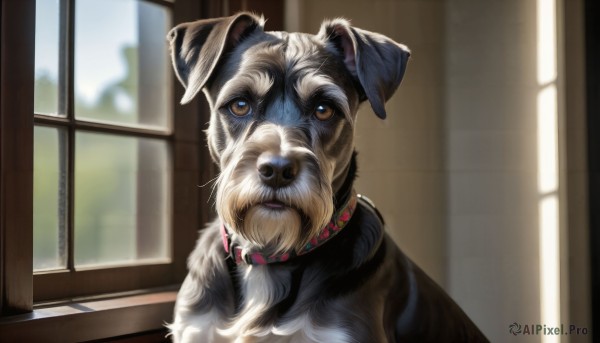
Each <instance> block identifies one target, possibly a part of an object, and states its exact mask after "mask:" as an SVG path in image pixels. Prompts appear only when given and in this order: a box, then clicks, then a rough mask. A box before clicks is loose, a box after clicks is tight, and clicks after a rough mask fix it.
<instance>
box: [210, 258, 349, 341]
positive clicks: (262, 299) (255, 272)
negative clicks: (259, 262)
mask: <svg viewBox="0 0 600 343" xmlns="http://www.w3.org/2000/svg"><path fill="white" fill-rule="evenodd" d="M239 272H240V274H241V275H240V278H241V280H242V283H241V291H242V294H241V296H242V299H243V304H242V308H241V310H240V312H239V314H238V315H237V316H235V318H233V321H231V318H229V323H230V324H229V326H228V328H226V329H217V330H216V332H217V333H218V334H220V335H223V336H226V337H237V338H236V339H235V340H234V342H281V343H284V342H285V343H295V342H349V341H350V335H349V333H348V332H346V330H345V329H343V328H341V327H339V326H338V325H328V324H327V323H323V322H320V321H319V319H318V318H316V317H314V316H312V315H311V311H306V310H305V311H299V309H298V307H301V306H305V307H306V308H310V306H309V305H308V304H303V300H302V299H303V294H302V291H301V292H300V293H301V294H299V295H295V296H294V297H297V299H296V303H295V304H294V305H292V306H291V308H290V309H288V312H287V313H288V314H291V315H283V316H282V315H280V314H278V313H277V312H278V311H280V308H278V304H280V303H281V302H283V301H285V299H286V298H287V297H289V296H290V293H292V292H294V291H293V290H292V288H294V287H296V286H298V285H295V286H294V285H293V284H292V283H293V282H294V281H293V280H292V276H291V275H290V274H291V273H290V272H289V271H286V270H273V269H272V268H269V267H265V266H243V267H241V268H240V271H239ZM304 291H307V289H304ZM309 291H310V290H309Z"/></svg>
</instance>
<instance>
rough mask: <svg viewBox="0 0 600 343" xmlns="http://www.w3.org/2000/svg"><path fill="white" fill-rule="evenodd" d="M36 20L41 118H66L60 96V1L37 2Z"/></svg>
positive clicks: (37, 104)
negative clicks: (63, 116)
mask: <svg viewBox="0 0 600 343" xmlns="http://www.w3.org/2000/svg"><path fill="white" fill-rule="evenodd" d="M35 10H36V18H35V100H34V111H35V113H40V114H49V115H57V114H64V108H62V107H63V106H61V105H62V103H63V102H62V101H60V98H59V97H62V96H63V94H61V93H60V89H59V84H60V83H61V81H62V80H59V75H61V73H60V69H61V68H60V57H61V55H60V54H61V52H59V51H60V48H59V47H60V43H61V40H60V27H59V20H60V1H59V0H38V1H36V9H35Z"/></svg>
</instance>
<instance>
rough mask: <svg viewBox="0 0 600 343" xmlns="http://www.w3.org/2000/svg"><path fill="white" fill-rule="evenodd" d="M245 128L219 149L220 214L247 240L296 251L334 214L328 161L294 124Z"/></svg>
mask: <svg viewBox="0 0 600 343" xmlns="http://www.w3.org/2000/svg"><path fill="white" fill-rule="evenodd" d="M248 132H249V133H248V134H247V135H244V136H243V138H241V139H239V140H238V141H237V142H236V143H235V144H232V145H231V146H230V147H228V150H227V151H226V152H225V153H224V154H223V158H222V160H221V162H222V163H221V174H220V176H219V179H218V183H217V203H216V207H217V212H218V213H219V217H220V219H221V221H222V222H223V223H225V224H226V225H227V227H228V228H229V229H230V230H231V231H232V232H233V233H235V234H236V235H237V236H238V237H240V238H241V239H242V240H245V241H246V243H247V244H246V245H247V246H252V247H253V248H260V249H263V250H270V251H271V252H272V253H281V252H284V251H290V250H296V251H300V250H301V249H302V248H303V247H304V246H305V245H306V243H307V242H308V241H309V240H310V239H311V238H312V237H313V236H315V235H316V234H317V233H318V232H319V230H321V229H322V228H323V226H325V225H326V224H327V223H328V222H329V220H330V219H331V216H332V215H333V211H334V208H333V190H332V188H331V183H332V178H333V172H332V164H331V163H326V161H327V159H326V158H325V156H321V152H319V151H313V150H312V149H311V144H310V142H309V141H308V138H307V137H306V135H305V134H304V133H303V132H302V131H301V130H300V129H298V128H296V127H284V126H280V125H275V124H272V123H265V124H261V125H259V126H257V127H254V128H253V130H249V131H248Z"/></svg>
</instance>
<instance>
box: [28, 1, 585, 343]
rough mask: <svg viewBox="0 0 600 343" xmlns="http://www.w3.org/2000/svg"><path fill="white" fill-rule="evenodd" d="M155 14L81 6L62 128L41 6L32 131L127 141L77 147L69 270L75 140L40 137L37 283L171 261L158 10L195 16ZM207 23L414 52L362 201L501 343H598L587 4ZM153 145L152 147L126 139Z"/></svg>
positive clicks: (167, 21) (362, 7)
mask: <svg viewBox="0 0 600 343" xmlns="http://www.w3.org/2000/svg"><path fill="white" fill-rule="evenodd" d="M158 2H159V3H163V5H164V6H163V7H158V6H155V4H154V3H153V2H152V1H126V0H110V1H100V0H86V1H77V7H76V9H77V13H76V16H75V18H76V20H75V22H74V28H75V36H74V41H75V43H76V44H75V50H74V52H73V54H74V61H75V65H74V66H73V70H72V73H73V74H74V76H73V79H74V89H73V90H72V95H71V96H72V98H73V102H74V106H73V108H72V109H71V112H70V114H69V115H67V114H66V112H67V111H65V110H64V108H63V105H64V104H61V99H62V98H63V97H64V95H63V92H64V89H63V88H64V84H62V83H61V82H62V81H61V76H60V75H61V70H60V67H59V66H60V65H61V58H63V57H60V56H61V55H60V54H61V53H60V51H59V49H58V48H59V47H60V46H61V44H62V43H60V39H59V24H58V23H59V20H58V18H59V14H58V13H59V10H58V8H59V6H58V4H59V2H58V1H51V0H46V1H38V2H37V11H38V17H37V25H38V28H44V29H43V30H42V29H38V30H37V32H36V34H37V35H38V36H37V39H36V85H35V87H36V93H35V94H36V98H35V106H36V113H38V114H39V115H38V117H40V116H41V117H52V118H54V119H52V120H54V121H56V122H57V123H62V122H60V120H62V119H63V118H75V120H76V121H75V122H76V124H77V123H79V124H80V123H84V124H86V123H92V124H94V125H96V126H97V125H110V126H109V127H110V128H113V129H114V126H118V128H119V132H118V133H120V134H121V136H118V135H109V134H100V133H90V132H87V131H85V130H83V131H77V133H76V134H75V136H74V137H75V140H73V139H71V140H70V143H69V144H75V145H76V146H77V149H76V150H75V153H74V155H73V156H71V158H74V159H75V161H76V162H75V165H74V166H72V167H71V168H72V170H71V174H74V181H73V184H74V189H73V190H71V192H74V195H73V196H74V201H72V200H73V199H71V200H70V203H69V204H70V205H69V206H71V207H70V208H74V210H73V211H74V218H73V219H72V220H73V221H74V232H75V234H74V239H75V242H74V243H72V244H74V257H73V256H71V255H73V252H69V251H68V249H67V247H66V246H65V245H66V242H67V239H66V238H65V237H68V236H69V235H67V226H68V225H67V224H68V223H67V222H68V220H67V219H66V217H67V214H68V211H67V210H66V208H67V207H68V206H67V205H66V204H67V200H68V199H67V198H66V189H68V187H66V186H65V184H64V183H65V181H64V180H66V177H65V174H66V173H67V171H66V162H65V161H67V160H68V159H67V156H68V154H67V150H68V149H67V148H66V145H65V144H66V143H65V142H67V141H68V140H67V138H66V132H67V130H66V129H63V128H61V127H56V126H57V125H58V124H56V125H54V121H53V122H52V125H54V126H52V125H46V126H44V125H36V128H35V151H36V153H35V163H36V167H35V175H34V177H35V180H34V185H35V190H34V194H35V200H34V207H35V208H34V210H35V215H34V250H35V251H34V267H35V269H36V270H37V271H44V270H48V269H61V268H65V266H67V264H68V263H67V262H68V260H69V258H68V256H71V257H70V258H71V259H73V258H74V262H71V264H73V263H74V266H75V267H78V266H84V267H89V266H96V267H97V266H102V265H113V264H117V265H118V264H122V263H133V262H136V263H147V261H149V260H153V261H157V260H158V261H162V260H169V259H170V256H172V255H171V251H170V249H171V245H170V239H171V237H173V235H174V233H173V232H171V231H170V230H171V227H170V225H171V222H170V217H171V215H173V213H174V212H173V208H172V207H171V206H172V205H170V204H171V200H172V199H171V197H172V192H171V183H170V180H171V177H172V172H173V170H172V168H171V165H172V164H171V163H172V160H173V157H172V154H171V153H172V151H171V150H169V149H170V148H169V147H170V145H169V144H170V143H169V142H168V137H170V136H168V135H169V134H171V133H172V129H173V126H172V123H171V121H172V119H171V115H172V108H173V107H172V105H173V104H171V102H170V100H169V99H170V96H171V89H170V88H169V85H170V84H169V82H168V80H171V79H170V78H171V77H172V75H171V72H170V66H169V62H168V60H167V55H166V53H165V52H166V48H165V43H164V38H163V37H164V36H165V33H166V31H167V30H168V29H169V27H171V26H172V22H171V17H170V15H169V13H170V12H168V11H166V10H165V8H169V9H170V8H171V7H172V8H174V11H175V12H177V11H180V12H181V10H179V9H178V7H177V6H179V5H181V4H183V5H181V6H183V7H185V6H188V5H186V4H189V3H190V2H189V1H181V0H176V1H175V2H174V5H173V4H171V2H170V1H158ZM200 7H201V8H202V10H203V11H204V12H203V14H202V15H204V14H205V13H223V14H231V13H235V12H237V11H239V10H255V11H257V12H258V13H264V15H265V17H266V18H267V19H268V21H267V24H266V29H267V30H288V31H301V32H309V33H316V32H318V30H319V27H320V23H321V22H322V20H323V19H325V18H334V17H345V18H347V19H350V20H351V23H352V25H354V26H357V27H360V28H363V29H366V30H370V31H376V32H380V33H383V34H385V35H387V36H389V37H391V38H392V39H394V40H396V41H398V42H401V43H404V44H406V45H407V46H408V47H409V48H410V49H411V50H412V57H411V60H410V61H409V65H408V68H407V72H406V75H405V78H404V80H403V83H402V85H401V86H400V88H399V89H398V91H397V92H396V95H395V96H394V97H393V98H392V99H391V100H390V101H389V102H388V104H387V105H386V107H387V112H388V118H387V119H386V120H385V121H382V120H379V119H378V118H377V117H376V116H375V115H374V114H373V113H372V111H371V109H370V106H369V104H368V103H365V104H364V105H363V106H362V108H361V111H360V113H359V119H358V127H357V130H356V143H357V150H358V152H359V155H358V156H359V179H358V183H357V190H358V191H359V192H360V193H363V194H365V195H367V196H368V197H369V198H371V199H372V200H373V201H374V202H375V204H376V205H377V206H378V208H379V209H380V210H381V212H382V213H383V215H384V217H385V219H386V222H387V225H388V231H389V233H390V235H391V236H392V237H393V238H394V240H395V241H396V242H397V243H398V245H399V246H400V247H401V248H402V249H403V250H404V251H405V252H406V253H407V254H408V255H409V256H410V257H411V258H412V259H413V260H414V261H415V262H416V263H417V264H418V265H419V266H421V267H422V268H423V269H424V270H425V271H426V272H427V273H428V274H429V275H430V276H431V277H432V278H433V279H435V280H436V281H437V282H438V283H439V284H440V285H441V286H442V287H443V288H444V289H446V291H447V292H448V293H449V294H450V295H451V296H452V297H453V298H454V299H455V300H456V301H457V302H458V303H459V304H460V305H461V306H462V308H463V309H464V310H465V312H466V313H467V314H468V315H469V316H470V317H471V318H472V319H473V321H474V322H475V323H476V324H477V325H479V327H480V328H481V329H482V331H483V332H484V333H485V334H486V335H487V336H488V338H489V339H490V340H491V341H492V342H509V341H514V342H551V341H552V342H558V341H561V342H590V341H591V339H592V337H591V327H592V321H591V293H592V291H591V281H590V279H591V278H590V262H589V261H590V258H589V255H590V254H589V249H588V247H589V237H590V233H589V231H588V225H589V224H588V216H589V213H588V198H587V197H588V185H587V179H588V165H587V155H586V154H587V150H586V149H587V144H588V143H587V140H586V138H587V137H586V131H587V129H588V128H587V126H586V125H587V124H586V112H585V111H586V108H585V102H586V98H585V87H586V84H585V76H586V75H585V74H586V70H585V67H584V66H585V59H584V54H585V49H584V48H585V47H584V45H585V44H584V43H585V41H584V0H486V1H482V0H327V1H323V0H320V1H317V0H255V1H251V0H229V1H228V0H223V1H204V2H202V5H201V6H200ZM40 14H43V15H40ZM131 18H137V21H135V20H130V19H131ZM188 20H189V19H188ZM99 22H102V23H110V25H104V26H99V25H98V23H99ZM176 23H177V22H176ZM99 27H105V28H106V29H103V30H99V29H98V28H99ZM151 56H154V57H155V59H157V60H156V61H150V62H149V61H148V58H150V57H151ZM148 70H152V71H153V72H152V73H149V72H148ZM61 87H63V88H61ZM61 89H62V90H61ZM175 92H181V87H180V86H179V85H178V84H177V86H176V90H175ZM176 97H177V94H176ZM198 101H201V100H198ZM173 106H178V105H173ZM176 108H179V107H176ZM188 111H193V109H192V110H190V109H189V107H188ZM56 118H58V120H57V119H56ZM77 120H78V121H77ZM48 121H49V120H48V119H46V122H44V123H46V124H48V123H47V122H48ZM200 121H202V120H200ZM204 122H205V121H204ZM204 122H200V124H199V125H200V126H202V125H203V124H204ZM107 123H108V124H107ZM79 124H77V125H79ZM90 127H91V126H90ZM90 127H86V129H87V130H88V131H89V129H90ZM94 127H95V126H94ZM91 128H93V127H91ZM140 128H142V129H144V130H147V131H148V132H150V133H148V132H146V131H143V132H142V135H140V134H139V132H137V135H138V136H139V137H138V138H135V139H134V138H126V137H124V135H123V132H126V130H133V129H140ZM202 128H203V127H201V128H199V129H198V131H197V133H198V135H199V134H200V129H202ZM105 131H106V130H105ZM132 132H133V133H136V132H135V131H132ZM151 134H152V135H154V136H152V135H151ZM142 136H143V137H142ZM136 137H137V136H136ZM140 137H141V138H140ZM71 138H73V137H71ZM190 142H191V143H190V145H193V146H196V145H198V144H197V142H195V141H191V140H190ZM186 151H187V153H186V154H182V155H183V156H184V158H180V159H177V158H175V160H176V161H179V162H178V163H180V164H181V163H182V162H181V161H184V160H185V161H191V162H189V163H190V164H191V163H197V162H198V161H196V160H194V157H193V156H195V153H194V152H193V151H194V150H191V148H190V149H189V151H188V150H186ZM190 156H192V157H190ZM196 158H197V157H196ZM202 162H206V161H204V160H202V161H201V163H200V167H201V168H204V169H206V170H208V169H209V168H210V167H208V166H207V165H202ZM206 174H207V173H204V175H206ZM178 175H180V174H178ZM204 178H206V177H204ZM174 179H180V180H182V178H181V177H178V176H175V178H174ZM57 180H59V181H60V180H62V181H60V182H59V183H58V184H57V182H56V181H57ZM97 180H103V181H102V182H98V181H97ZM194 180H195V179H194ZM183 181H186V183H185V185H184V186H183V187H184V189H185V190H186V192H188V193H193V192H194V191H196V188H195V187H196V186H197V185H198V183H196V182H195V181H191V182H187V181H189V180H182V182H183ZM207 181H208V179H207V180H203V181H200V182H199V184H203V183H205V182H207ZM61 182H62V183H61ZM149 185H152V186H150V187H149ZM57 194H60V196H58V197H57ZM200 205H203V203H201V204H200ZM175 210H177V208H175ZM57 214H58V215H57ZM191 226H193V227H192V228H191V230H193V231H195V230H197V229H198V228H197V227H195V226H194V225H191ZM174 230H175V231H174V232H175V234H176V233H177V230H181V225H177V226H175V227H174ZM149 232H150V233H151V234H148V233H149ZM192 235H195V232H194V233H193V234H192ZM177 241H182V240H181V239H179V240H176V242H175V244H177ZM188 243H189V245H190V248H191V245H192V244H193V240H188ZM188 243H186V244H188ZM148 252H149V253H148ZM176 253H178V254H180V255H182V256H186V255H187V253H188V252H187V251H183V250H181V249H179V250H177V252H176ZM69 254H71V255H69ZM183 259H184V258H182V260H183ZM71 267H72V266H71ZM181 269H183V264H182V267H181ZM513 323H517V324H519V325H522V326H525V325H546V326H548V327H560V325H561V324H562V325H564V327H565V328H567V329H568V328H569V326H570V325H575V326H576V327H578V328H585V329H586V330H587V332H588V334H587V335H563V336H549V335H518V336H513V335H511V334H510V332H509V326H510V325H511V324H513Z"/></svg>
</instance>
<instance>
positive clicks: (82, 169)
mask: <svg viewBox="0 0 600 343" xmlns="http://www.w3.org/2000/svg"><path fill="white" fill-rule="evenodd" d="M171 6H172V3H171V2H167V1H164V2H152V3H151V2H145V1H137V0H108V1H107V0H85V1H68V0H60V1H57V0H39V1H37V2H36V32H35V35H36V45H35V48H36V49H35V89H34V114H33V115H34V123H35V127H34V135H33V136H34V149H33V150H34V173H33V174H34V182H33V269H34V272H35V274H34V282H36V285H37V284H38V282H37V280H38V279H42V280H45V281H44V282H43V283H40V284H39V287H34V292H35V293H34V300H48V299H53V298H64V297H72V296H80V295H85V294H89V290H81V289H78V288H73V287H68V288H67V289H71V291H69V292H65V291H64V290H63V289H64V288H63V287H61V289H53V290H52V291H47V289H48V288H51V289H52V287H49V286H48V285H52V284H70V283H73V282H76V281H73V280H72V279H74V278H79V279H82V281H83V282H85V279H87V278H93V276H91V275H93V274H94V271H98V270H101V269H105V270H107V269H111V268H112V269H114V268H115V267H119V268H121V270H124V269H126V270H127V275H132V274H131V273H135V270H140V267H144V268H143V269H148V268H150V267H154V269H156V270H161V269H162V270H161V273H160V275H165V274H167V272H168V270H169V266H170V265H171V264H172V263H171V262H172V259H171V244H170V241H171V235H172V227H173V225H172V224H173V222H172V220H171V218H172V215H171V214H172V207H171V205H172V203H171V200H170V199H172V187H171V183H172V174H173V173H172V168H173V163H172V162H171V161H172V156H171V155H172V153H171V152H172V144H171V138H172V135H173V130H172V124H171V123H172V112H173V106H172V101H171V99H172V95H171V93H172V91H171V89H172V86H173V82H172V77H171V75H172V73H171V71H170V63H169V57H168V51H167V44H166V43H165V38H164V37H166V34H167V32H168V30H169V29H170V28H171V26H172V23H171ZM136 267H138V268H136ZM82 271H86V272H87V274H88V275H90V276H89V277H87V278H82V277H80V276H76V275H77V274H79V273H81V272H82ZM143 274H144V275H148V273H147V272H146V271H145V272H144V273H143ZM115 279H117V280H119V279H120V278H115ZM46 280H47V281H46ZM164 281H165V280H164V279H162V278H161V279H160V280H157V281H154V280H152V278H148V279H145V280H141V281H140V282H139V284H137V285H135V287H136V288H139V287H149V286H157V285H160V284H163V283H164ZM128 282H129V281H128ZM38 289H39V291H38ZM118 289H127V287H126V286H125V285H118V281H114V280H111V282H110V286H109V287H108V288H107V289H105V290H106V291H115V290H118ZM97 291H104V289H99V290H94V291H93V293H97Z"/></svg>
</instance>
